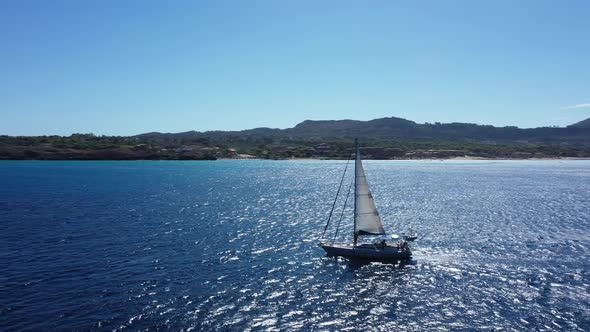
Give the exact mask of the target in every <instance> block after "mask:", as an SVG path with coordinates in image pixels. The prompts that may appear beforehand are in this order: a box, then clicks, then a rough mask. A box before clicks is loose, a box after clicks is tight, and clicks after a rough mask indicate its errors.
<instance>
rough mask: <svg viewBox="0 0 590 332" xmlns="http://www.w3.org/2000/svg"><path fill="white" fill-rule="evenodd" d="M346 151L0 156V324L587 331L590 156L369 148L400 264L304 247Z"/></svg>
mask: <svg viewBox="0 0 590 332" xmlns="http://www.w3.org/2000/svg"><path fill="white" fill-rule="evenodd" d="M346 163H347V162H346V161H317V160H299V161H263V160H241V161H240V160H219V161H3V162H0V225H1V231H0V330H2V331H88V330H100V331H148V330H149V331H154V330H155V331H158V330H160V331H562V330H567V331H589V330H590V161H578V160H535V161H531V160H525V161H468V160H445V161H439V160H432V161H366V162H364V166H365V171H366V174H367V178H368V181H369V184H370V186H371V190H372V194H373V197H374V199H375V202H376V205H377V207H378V209H379V211H380V215H381V217H382V219H383V221H384V224H385V228H386V230H387V231H388V233H389V234H388V236H389V235H391V234H401V233H403V232H407V231H408V230H409V229H414V230H415V231H416V232H417V233H418V239H417V240H416V241H415V242H413V243H412V245H411V247H412V251H413V257H412V260H411V261H409V262H405V263H398V264H381V263H368V264H364V263H359V262H348V261H346V260H343V259H334V258H329V257H325V253H324V252H323V250H322V249H321V248H319V247H318V246H317V243H318V241H319V240H320V237H321V236H322V232H323V229H324V227H325V225H326V221H327V219H328V215H329V213H330V210H331V208H332V205H333V204H334V200H335V195H336V191H337V189H338V186H339V184H340V181H341V178H342V174H343V171H344V169H345V168H346ZM351 169H352V164H349V165H348V172H347V174H346V175H345V176H344V181H343V185H342V190H341V195H340V196H339V198H338V199H337V200H336V204H335V209H334V212H333V214H332V219H331V223H330V225H329V226H328V230H327V232H326V235H325V239H327V240H328V241H332V240H333V239H334V238H335V240H336V241H351V239H352V211H351V207H352V205H351V204H350V201H349V202H348V205H347V207H346V209H345V210H343V207H344V199H345V197H346V193H347V192H348V188H349V186H350V183H351V177H350V174H351V172H350V170H351ZM340 218H342V219H340ZM338 220H341V223H340V225H339V227H338V233H337V234H336V228H337V226H338V223H337V221H338ZM372 240H374V239H371V238H367V239H365V241H369V242H370V241H372Z"/></svg>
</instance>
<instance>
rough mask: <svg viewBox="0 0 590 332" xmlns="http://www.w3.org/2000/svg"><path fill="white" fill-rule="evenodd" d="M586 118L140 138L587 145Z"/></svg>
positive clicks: (335, 125)
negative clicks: (534, 123) (537, 123)
mask: <svg viewBox="0 0 590 332" xmlns="http://www.w3.org/2000/svg"><path fill="white" fill-rule="evenodd" d="M589 128H590V119H589V120H584V121H582V122H579V123H577V124H575V125H572V126H569V127H567V128H559V127H541V128H530V129H522V128H518V127H514V126H507V127H494V126H490V125H478V124H472V123H459V122H454V123H438V122H435V123H424V124H419V123H416V122H414V121H410V120H406V119H402V118H397V117H389V118H380V119H374V120H369V121H360V120H306V121H303V122H301V123H299V124H297V125H296V126H295V127H293V128H287V129H272V128H255V129H248V130H242V131H207V132H195V131H190V132H184V133H177V134H161V133H148V134H142V135H138V136H137V137H141V138H148V137H153V138H191V137H192V138H203V139H213V140H223V141H227V140H234V139H237V138H240V137H241V138H243V139H254V138H266V140H267V141H269V142H270V141H276V140H281V139H289V140H300V141H309V140H314V141H316V140H322V139H351V138H354V137H358V138H363V139H379V140H388V141H389V140H396V141H408V140H411V141H446V142H468V143H485V144H539V145H568V146H579V145H583V146H590V129H589Z"/></svg>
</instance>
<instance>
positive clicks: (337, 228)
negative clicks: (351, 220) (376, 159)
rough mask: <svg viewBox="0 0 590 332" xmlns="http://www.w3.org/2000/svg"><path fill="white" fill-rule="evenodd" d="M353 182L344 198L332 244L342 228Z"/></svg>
mask: <svg viewBox="0 0 590 332" xmlns="http://www.w3.org/2000/svg"><path fill="white" fill-rule="evenodd" d="M352 186H353V183H352V181H351V182H350V186H348V192H347V193H346V199H345V200H344V207H343V208H342V212H340V219H338V224H337V225H336V232H334V237H333V238H332V244H334V242H336V235H338V230H340V222H341V221H342V217H343V216H344V211H345V210H346V203H348V196H350V190H351V189H352Z"/></svg>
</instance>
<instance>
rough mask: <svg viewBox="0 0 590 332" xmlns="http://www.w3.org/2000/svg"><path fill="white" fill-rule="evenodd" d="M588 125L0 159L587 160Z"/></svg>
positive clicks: (313, 125) (314, 137) (346, 127)
mask: <svg viewBox="0 0 590 332" xmlns="http://www.w3.org/2000/svg"><path fill="white" fill-rule="evenodd" d="M588 122H589V120H584V121H581V122H579V123H576V124H574V125H571V126H568V127H566V128H558V127H542V128H530V129H522V128H518V127H513V126H508V127H494V126H489V125H478V124H471V123H437V122H435V123H424V124H419V123H416V122H414V121H410V120H406V119H402V118H397V117H389V118H381V119H374V120H369V121H359V120H321V121H317V120H306V121H303V122H301V123H299V124H297V125H296V126H295V127H293V128H287V129H273V128H254V129H248V130H242V131H207V132H197V131H187V132H182V133H159V132H151V133H145V134H140V135H136V136H130V137H118V136H95V135H92V134H74V135H71V136H69V137H61V136H39V137H10V136H0V159H50V160H53V159H55V160H58V159H59V160H61V159H82V160H95V159H99V160H103V159H107V160H113V159H114V160H136V159H157V160H160V159H165V160H170V159H172V160H213V159H216V158H242V159H243V158H265V159H285V158H347V157H348V156H349V154H350V147H351V145H352V141H353V139H354V138H360V140H361V142H362V144H363V152H364V154H365V156H364V157H365V158H372V159H423V158H451V157H463V156H468V157H479V158H519V159H522V158H555V157H584V158H588V157H590V128H588V127H587V125H588Z"/></svg>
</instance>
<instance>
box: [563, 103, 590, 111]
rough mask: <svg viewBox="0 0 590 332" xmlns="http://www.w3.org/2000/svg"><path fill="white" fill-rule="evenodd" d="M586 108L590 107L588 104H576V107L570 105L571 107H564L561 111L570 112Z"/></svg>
mask: <svg viewBox="0 0 590 332" xmlns="http://www.w3.org/2000/svg"><path fill="white" fill-rule="evenodd" d="M586 107H590V103H588V104H577V105H572V106H564V107H562V108H561V109H562V110H572V109H575V108H586Z"/></svg>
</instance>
